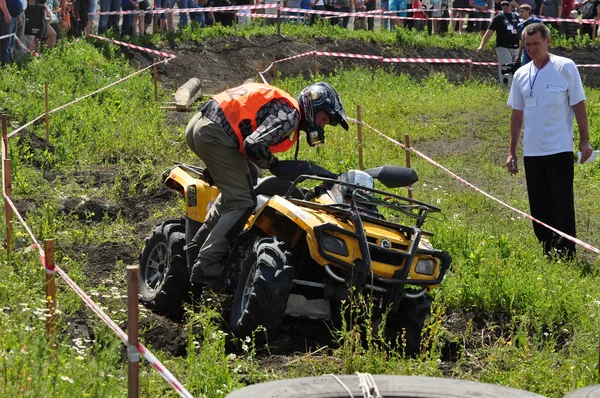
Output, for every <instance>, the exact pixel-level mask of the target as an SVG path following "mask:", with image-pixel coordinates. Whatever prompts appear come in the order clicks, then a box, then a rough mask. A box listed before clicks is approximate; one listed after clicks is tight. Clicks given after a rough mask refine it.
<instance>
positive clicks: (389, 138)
mask: <svg viewBox="0 0 600 398" xmlns="http://www.w3.org/2000/svg"><path fill="white" fill-rule="evenodd" d="M348 120H350V121H352V122H354V123H356V124H359V123H360V124H362V125H363V126H365V127H367V128H369V129H371V130H373V131H374V132H376V133H377V134H379V135H380V136H382V137H383V138H385V139H387V140H388V141H390V142H392V143H393V144H395V145H397V146H400V147H402V148H404V149H406V146H405V145H404V144H402V143H401V142H399V141H397V140H395V139H393V138H391V137H388V136H387V135H385V134H383V133H382V132H381V131H379V130H377V129H376V128H374V127H372V126H370V125H368V124H367V123H365V122H362V121H361V122H359V121H358V120H356V119H352V118H348ZM409 149H410V151H411V152H413V153H414V154H415V155H417V156H418V157H420V158H422V159H424V160H426V161H427V162H429V163H431V164H433V165H434V166H435V167H437V168H439V169H440V170H442V171H444V172H445V173H446V174H448V175H450V177H452V178H453V179H455V180H456V181H458V182H460V183H462V184H464V185H466V186H467V187H469V188H471V189H473V190H474V191H476V192H479V193H480V194H482V195H484V196H486V197H487V198H489V199H492V200H493V201H495V202H497V203H499V204H501V205H502V206H504V207H507V208H509V209H510V210H513V211H515V212H517V213H519V214H520V215H521V216H523V217H525V218H527V219H529V220H531V221H534V222H536V223H538V224H540V225H542V226H544V227H546V228H548V229H550V230H551V231H553V232H555V233H557V234H558V235H560V236H562V237H563V238H565V239H568V240H570V241H572V242H575V243H576V244H578V245H581V246H583V247H585V248H586V249H588V250H590V251H593V252H594V253H597V254H600V249H598V248H596V247H594V246H592V245H590V244H589V243H586V242H584V241H582V240H581V239H577V238H575V237H573V236H571V235H568V234H566V233H564V232H562V231H559V230H558V229H556V228H554V227H551V226H550V225H548V224H546V223H544V222H542V221H540V220H538V219H536V218H534V217H532V216H530V215H529V214H527V213H525V212H524V211H522V210H519V209H517V208H515V207H513V206H511V205H509V204H507V203H505V202H503V201H501V200H500V199H498V198H496V197H494V196H492V195H490V194H489V193H487V192H485V191H484V190H482V189H480V188H477V187H476V186H475V185H473V184H471V183H470V182H469V181H467V180H465V179H464V178H461V177H459V176H458V175H456V174H455V173H453V172H452V171H450V170H449V169H447V168H445V167H444V166H442V165H441V164H439V163H438V162H436V161H435V160H433V159H431V158H430V157H428V156H426V155H425V154H423V153H421V152H419V151H418V150H416V149H415V148H413V147H410V148H409Z"/></svg>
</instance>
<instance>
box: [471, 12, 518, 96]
mask: <svg viewBox="0 0 600 398" xmlns="http://www.w3.org/2000/svg"><path fill="white" fill-rule="evenodd" d="M517 23H518V18H515V16H514V15H513V13H512V8H511V4H510V2H509V1H508V0H503V1H502V12H501V13H499V14H497V15H496V16H494V18H492V22H491V23H490V27H489V28H488V29H487V31H486V32H485V34H484V35H483V38H482V39H481V44H480V45H479V47H478V48H477V54H479V53H481V50H482V49H483V46H485V43H487V41H488V40H489V39H490V37H492V34H493V33H494V32H496V57H497V58H498V76H499V79H500V86H502V88H503V89H509V88H510V85H511V82H512V75H510V74H508V75H503V74H502V65H504V64H508V63H511V62H513V60H514V59H515V58H516V57H517V54H518V52H519V36H518V35H517Z"/></svg>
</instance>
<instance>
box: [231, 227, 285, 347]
mask: <svg viewBox="0 0 600 398" xmlns="http://www.w3.org/2000/svg"><path fill="white" fill-rule="evenodd" d="M286 249H287V246H286V244H285V243H284V242H281V241H279V240H277V239H276V238H257V239H256V240H255V241H254V243H253V244H252V246H250V247H249V248H248V250H246V253H245V255H244V258H243V259H242V269H241V273H240V277H239V280H238V285H237V288H236V291H235V296H234V298H233V305H232V308H231V318H230V321H229V324H230V327H231V331H232V332H233V334H234V335H235V336H237V337H240V338H243V337H246V336H252V333H253V332H254V331H255V330H256V329H257V328H258V327H260V326H262V327H264V328H265V329H266V331H267V336H272V335H274V334H275V332H276V331H277V328H278V327H279V325H280V324H281V319H282V318H283V313H284V312H285V309H286V307H287V301H288V298H289V295H290V291H291V290H292V280H293V279H294V268H293V266H292V255H291V253H290V252H289V251H288V250H286Z"/></svg>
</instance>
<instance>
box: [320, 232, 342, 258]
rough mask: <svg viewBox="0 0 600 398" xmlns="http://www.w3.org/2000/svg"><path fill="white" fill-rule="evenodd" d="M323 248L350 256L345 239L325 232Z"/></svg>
mask: <svg viewBox="0 0 600 398" xmlns="http://www.w3.org/2000/svg"><path fill="white" fill-rule="evenodd" d="M322 243H323V249H325V250H326V251H328V252H331V253H335V254H339V255H340V256H344V257H347V256H348V247H347V246H346V242H344V240H343V239H340V238H337V237H335V236H333V235H329V234H323V241H322Z"/></svg>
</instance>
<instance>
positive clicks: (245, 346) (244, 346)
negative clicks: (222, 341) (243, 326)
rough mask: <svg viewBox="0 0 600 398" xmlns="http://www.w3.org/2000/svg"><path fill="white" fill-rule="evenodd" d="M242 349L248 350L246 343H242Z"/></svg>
mask: <svg viewBox="0 0 600 398" xmlns="http://www.w3.org/2000/svg"><path fill="white" fill-rule="evenodd" d="M242 350H244V351H245V352H248V344H242Z"/></svg>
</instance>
